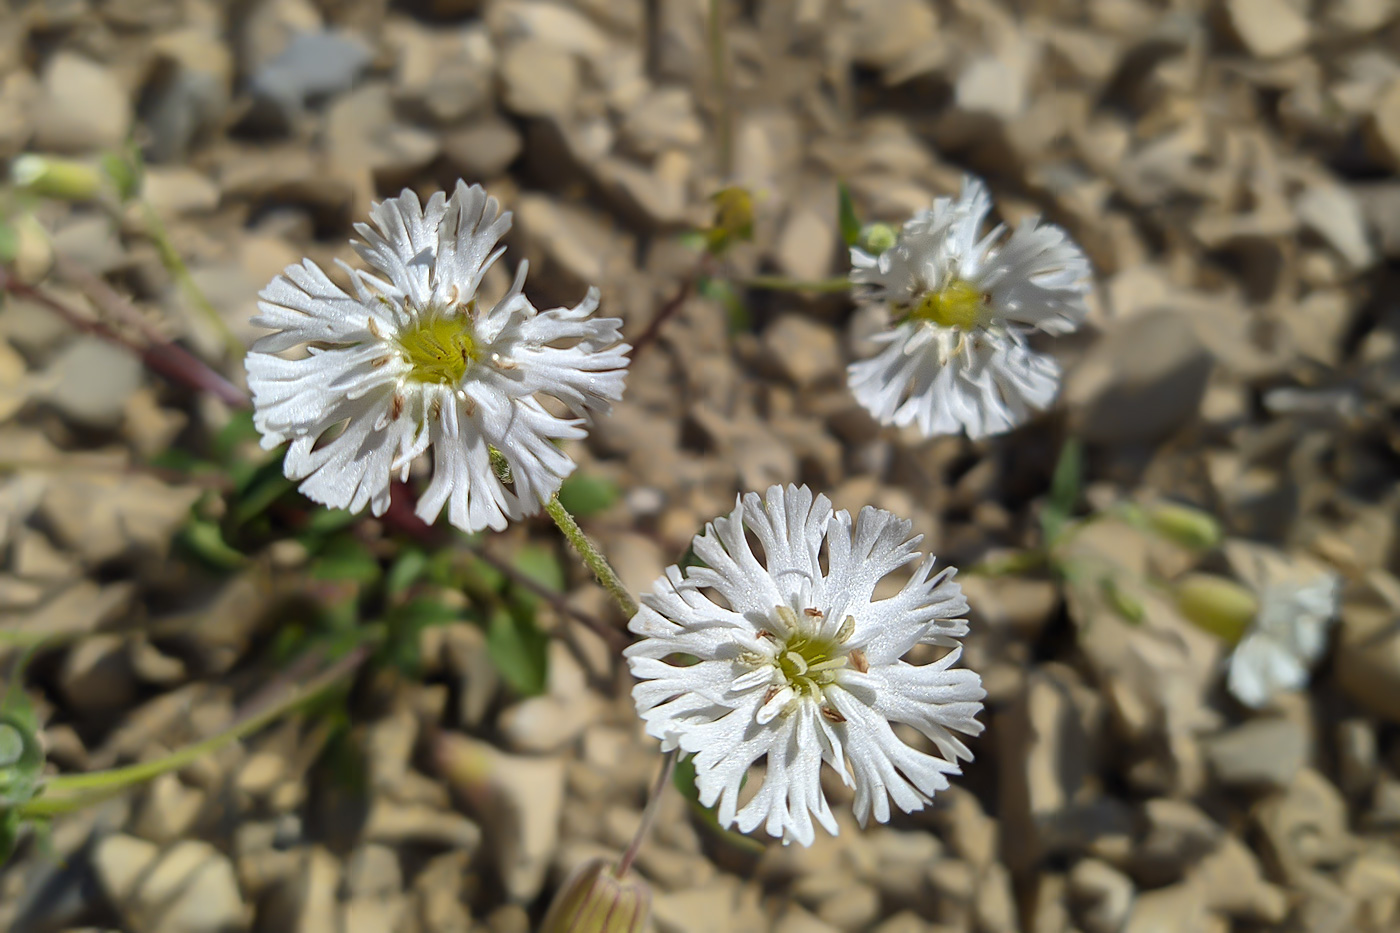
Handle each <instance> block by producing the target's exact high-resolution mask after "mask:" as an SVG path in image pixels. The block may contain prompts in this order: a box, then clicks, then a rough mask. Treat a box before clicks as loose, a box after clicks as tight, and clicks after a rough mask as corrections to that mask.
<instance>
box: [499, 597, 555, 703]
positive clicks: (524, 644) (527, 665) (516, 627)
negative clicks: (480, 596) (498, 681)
mask: <svg viewBox="0 0 1400 933" xmlns="http://www.w3.org/2000/svg"><path fill="white" fill-rule="evenodd" d="M548 648H549V638H548V637H547V636H546V635H545V634H544V633H543V632H541V631H540V630H539V627H538V626H537V625H535V613H534V610H533V609H531V608H529V607H527V606H523V605H520V604H518V603H517V604H516V605H513V606H511V607H509V608H506V607H504V606H503V607H500V608H498V609H497V610H496V611H495V612H493V613H492V615H491V622H490V624H489V625H488V626H487V628H486V650H487V651H488V652H490V654H491V660H492V661H494V662H495V664H496V669H497V670H499V671H500V672H501V677H503V678H504V679H505V681H506V683H508V684H510V686H511V688H512V689H514V690H515V692H516V693H519V694H521V695H522V696H537V695H539V694H541V693H544V689H545V684H546V683H547V682H548V677H549V654H548Z"/></svg>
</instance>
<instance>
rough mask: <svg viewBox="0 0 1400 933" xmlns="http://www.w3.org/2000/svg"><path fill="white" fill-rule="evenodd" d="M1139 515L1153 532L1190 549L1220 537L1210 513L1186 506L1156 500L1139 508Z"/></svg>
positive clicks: (1207, 545) (1211, 543)
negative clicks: (1152, 503)
mask: <svg viewBox="0 0 1400 933" xmlns="http://www.w3.org/2000/svg"><path fill="white" fill-rule="evenodd" d="M1143 514H1144V515H1145V516H1146V517H1147V523H1148V526H1149V527H1151V529H1152V530H1153V531H1155V532H1157V534H1159V535H1161V536H1162V537H1164V538H1166V539H1168V540H1169V541H1175V542H1176V543H1177V544H1180V545H1182V546H1183V547H1188V548H1192V549H1194V550H1201V551H1204V550H1209V549H1210V548H1213V547H1215V546H1216V545H1217V544H1219V543H1220V539H1221V538H1222V537H1223V536H1224V533H1223V531H1222V530H1221V528H1220V522H1218V521H1217V520H1216V518H1215V516H1214V515H1211V514H1210V513H1209V512H1205V511H1202V510H1201V509H1197V508H1192V507H1191V506H1189V505H1178V504H1176V503H1174V502H1158V503H1156V504H1154V505H1149V506H1147V507H1146V508H1145V509H1143Z"/></svg>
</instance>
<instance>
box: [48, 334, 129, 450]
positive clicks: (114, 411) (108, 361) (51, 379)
mask: <svg viewBox="0 0 1400 933" xmlns="http://www.w3.org/2000/svg"><path fill="white" fill-rule="evenodd" d="M144 375H145V372H144V370H143V368H142V366H141V360H140V358H138V357H137V356H136V355H135V354H133V353H131V352H130V351H129V350H127V349H125V348H124V347H119V346H116V345H114V344H112V343H110V342H108V341H106V340H102V339H99V338H97V337H78V338H76V339H74V340H73V342H72V343H70V344H68V346H66V347H64V348H63V350H61V351H59V354H58V355H57V356H56V357H54V359H53V360H52V361H51V362H50V363H49V365H48V366H47V367H46V368H45V369H44V371H43V372H42V374H40V376H39V381H40V384H41V385H43V386H44V387H45V388H44V390H43V391H44V398H45V399H47V401H48V402H49V403H50V404H52V405H53V406H54V407H55V408H57V409H58V410H59V411H60V412H62V413H63V414H64V415H66V416H68V417H69V418H72V419H73V420H74V421H77V422H79V423H80V424H83V425H86V426H88V427H94V428H105V429H109V430H110V429H112V428H115V427H117V426H119V425H120V424H121V422H122V417H123V415H124V413H125V410H126V404H127V401H128V400H129V399H130V398H131V396H132V395H133V394H134V393H135V392H136V390H137V389H138V388H139V387H140V385H141V380H142V379H143V377H144Z"/></svg>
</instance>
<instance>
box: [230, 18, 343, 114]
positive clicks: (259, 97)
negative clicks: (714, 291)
mask: <svg viewBox="0 0 1400 933" xmlns="http://www.w3.org/2000/svg"><path fill="white" fill-rule="evenodd" d="M370 59H371V53H370V50H369V48H368V47H366V45H365V43H364V40H362V39H361V38H359V37H358V36H356V35H354V34H352V33H342V32H334V31H329V30H327V31H321V32H298V33H296V34H295V35H293V36H292V38H291V41H290V42H288V44H287V47H286V48H285V49H284V50H283V51H282V53H281V54H280V55H278V56H276V57H275V58H273V59H272V60H271V61H268V62H267V63H266V64H264V65H262V66H261V67H260V68H258V69H257V71H255V72H254V73H253V76H252V78H251V80H250V81H249V90H250V91H251V92H252V94H253V96H254V99H255V101H257V103H258V104H259V105H260V107H261V111H260V113H259V114H258V116H259V117H260V118H262V119H265V120H267V121H270V122H272V123H275V124H280V125H282V126H287V125H290V124H291V123H292V121H293V120H295V119H296V118H297V117H298V116H299V115H300V114H301V112H302V111H303V110H304V109H305V107H306V105H307V103H308V102H309V101H310V100H312V99H315V98H319V97H327V96H330V95H334V94H338V93H340V92H342V91H346V90H348V89H349V88H350V86H351V85H353V84H354V83H355V79H356V78H358V77H359V76H360V74H361V73H362V72H363V71H364V70H365V68H366V67H367V66H368V65H369V63H370Z"/></svg>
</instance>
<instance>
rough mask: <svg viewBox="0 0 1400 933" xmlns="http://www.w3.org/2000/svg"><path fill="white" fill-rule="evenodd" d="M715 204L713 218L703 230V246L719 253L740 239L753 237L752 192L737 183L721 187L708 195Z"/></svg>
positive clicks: (714, 252) (716, 253)
mask: <svg viewBox="0 0 1400 933" xmlns="http://www.w3.org/2000/svg"><path fill="white" fill-rule="evenodd" d="M710 200H711V201H713V202H714V205H715V219H714V223H713V224H711V225H710V228H709V229H708V230H706V231H705V246H706V248H707V249H708V250H709V251H710V252H711V253H713V254H715V255H719V254H720V253H722V252H724V251H725V250H726V249H728V248H729V247H730V246H732V245H733V244H735V243H737V242H739V241H740V240H752V239H753V192H751V191H749V189H747V188H741V187H739V186H737V185H734V186H731V187H728V188H723V189H721V190H719V191H716V192H715V193H714V194H713V195H711V196H710Z"/></svg>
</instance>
